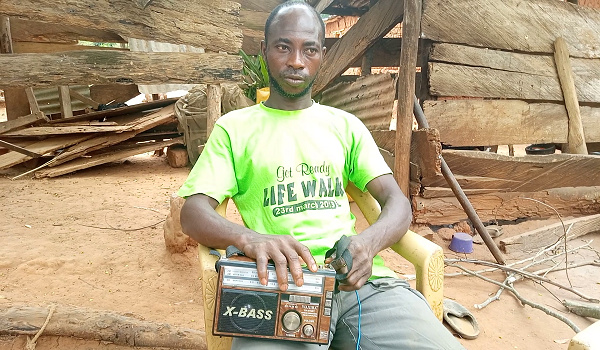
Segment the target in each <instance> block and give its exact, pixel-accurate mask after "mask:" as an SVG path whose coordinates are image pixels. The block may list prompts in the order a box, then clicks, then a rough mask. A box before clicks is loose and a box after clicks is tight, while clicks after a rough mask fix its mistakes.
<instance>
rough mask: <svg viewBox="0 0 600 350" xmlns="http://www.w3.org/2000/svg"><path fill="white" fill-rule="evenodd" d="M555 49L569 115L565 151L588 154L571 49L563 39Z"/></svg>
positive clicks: (559, 39)
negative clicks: (574, 78)
mask: <svg viewBox="0 0 600 350" xmlns="http://www.w3.org/2000/svg"><path fill="white" fill-rule="evenodd" d="M554 47H555V52H554V61H555V62H556V70H557V71H558V78H559V80H560V87H561V88H562V93H563V97H564V99H565V106H566V107H567V115H568V116H569V128H568V133H567V135H568V136H567V144H566V147H565V149H564V150H563V151H564V152H565V153H577V154H588V151H587V147H586V146H585V137H584V134H583V125H582V122H581V112H580V111H579V102H578V100H577V92H576V91H575V81H574V80H573V69H572V68H571V62H570V59H569V51H568V50H569V49H568V48H567V43H566V42H565V39H563V38H557V39H556V41H555V42H554Z"/></svg>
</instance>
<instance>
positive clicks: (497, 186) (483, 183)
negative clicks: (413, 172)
mask: <svg viewBox="0 0 600 350" xmlns="http://www.w3.org/2000/svg"><path fill="white" fill-rule="evenodd" d="M454 177H455V178H456V181H458V184H459V185H460V187H461V188H462V189H463V190H465V191H466V190H477V189H493V190H495V192H502V191H505V192H507V191H510V189H511V188H514V187H517V186H519V185H520V184H521V181H516V180H511V179H498V178H495V177H484V176H465V175H457V174H454ZM421 184H422V185H423V186H424V187H437V188H440V187H444V188H448V189H450V188H449V187H448V181H446V179H445V178H444V176H442V175H436V176H433V177H422V178H421Z"/></svg>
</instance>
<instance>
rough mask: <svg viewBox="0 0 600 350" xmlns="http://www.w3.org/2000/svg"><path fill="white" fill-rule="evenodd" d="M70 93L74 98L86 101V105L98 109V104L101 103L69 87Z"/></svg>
mask: <svg viewBox="0 0 600 350" xmlns="http://www.w3.org/2000/svg"><path fill="white" fill-rule="evenodd" d="M69 95H70V96H71V97H72V98H74V99H76V100H79V101H81V102H83V103H85V104H86V105H88V106H90V107H92V108H93V109H98V106H99V105H100V104H99V103H98V102H96V101H94V100H92V99H91V98H89V97H86V96H83V95H82V94H80V93H79V92H77V91H75V90H73V89H69Z"/></svg>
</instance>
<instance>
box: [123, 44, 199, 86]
mask: <svg viewBox="0 0 600 350" xmlns="http://www.w3.org/2000/svg"><path fill="white" fill-rule="evenodd" d="M128 42H129V50H131V51H137V52H197V53H204V49H203V48H198V47H193V46H190V45H183V44H169V43H161V42H158V41H154V40H142V39H133V38H130V39H129V40H128ZM194 86H196V85H194V84H162V85H138V88H139V90H140V93H142V94H160V93H167V92H170V91H177V90H190V89H192V88H193V87H194Z"/></svg>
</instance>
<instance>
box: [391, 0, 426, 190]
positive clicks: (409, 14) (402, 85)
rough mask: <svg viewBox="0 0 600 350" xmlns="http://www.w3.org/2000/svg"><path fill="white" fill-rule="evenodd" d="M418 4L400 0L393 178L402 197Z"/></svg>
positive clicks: (407, 170) (406, 171)
mask: <svg viewBox="0 0 600 350" xmlns="http://www.w3.org/2000/svg"><path fill="white" fill-rule="evenodd" d="M421 6H422V0H404V19H403V21H402V49H401V51H400V71H399V74H398V88H397V89H396V91H398V114H397V115H398V117H397V119H396V147H395V152H394V155H395V163H394V177H395V178H396V182H398V185H399V186H400V189H401V190H402V192H404V194H405V195H407V196H408V195H409V194H408V190H409V182H410V138H411V135H412V125H413V106H414V98H415V97H414V96H415V66H416V63H417V51H418V48H419V36H420V34H421Z"/></svg>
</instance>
